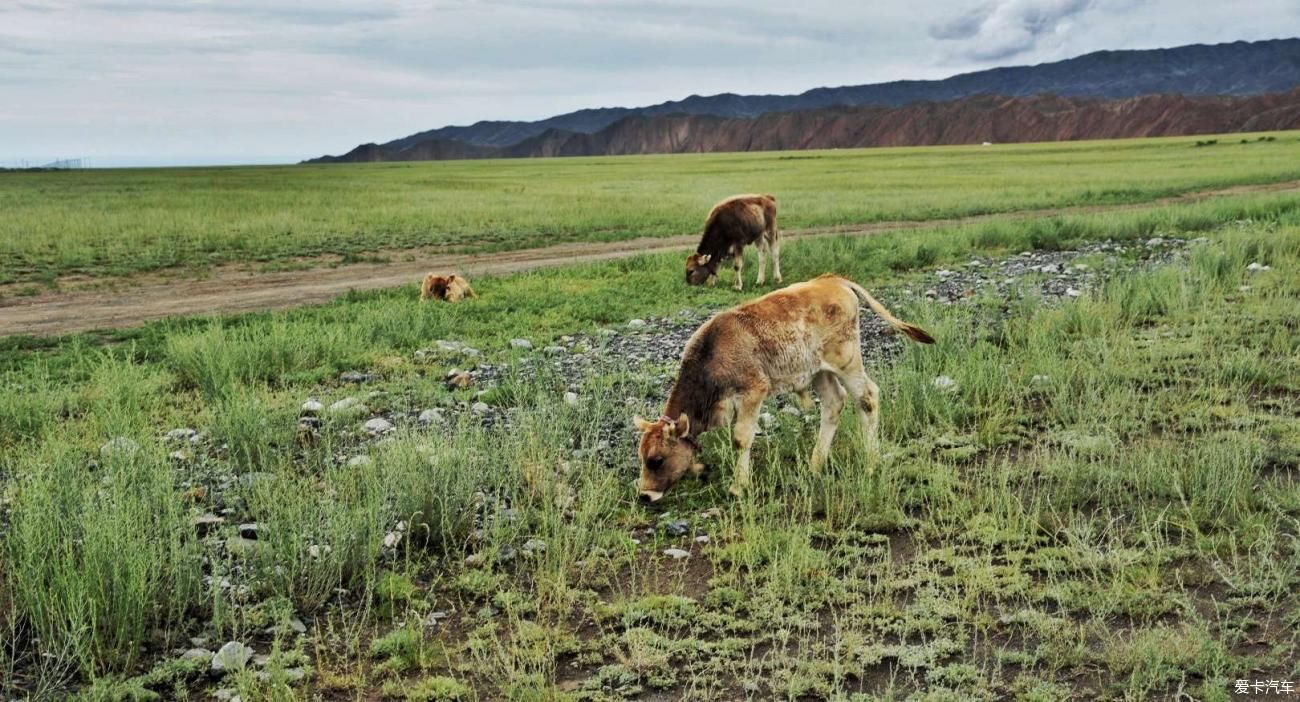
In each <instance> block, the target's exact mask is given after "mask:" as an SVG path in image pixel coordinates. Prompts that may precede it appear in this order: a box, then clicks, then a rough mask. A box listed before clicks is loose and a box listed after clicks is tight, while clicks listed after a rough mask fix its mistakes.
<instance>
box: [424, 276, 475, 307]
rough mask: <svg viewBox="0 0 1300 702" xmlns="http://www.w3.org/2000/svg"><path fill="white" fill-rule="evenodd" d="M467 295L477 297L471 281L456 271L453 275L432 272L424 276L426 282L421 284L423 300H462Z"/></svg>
mask: <svg viewBox="0 0 1300 702" xmlns="http://www.w3.org/2000/svg"><path fill="white" fill-rule="evenodd" d="M467 297H476V296H475V295H474V288H471V287H470V286H469V281H468V280H466V279H465V278H464V277H463V276H460V275H457V274H455V273H452V274H451V275H438V274H436V273H430V274H428V275H426V276H424V282H423V283H421V284H420V300H421V301H424V300H428V299H434V300H446V301H447V302H460V301H461V300H463V299H465V298H467Z"/></svg>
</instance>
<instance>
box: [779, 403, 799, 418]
mask: <svg viewBox="0 0 1300 702" xmlns="http://www.w3.org/2000/svg"><path fill="white" fill-rule="evenodd" d="M781 413H782V414H788V415H790V416H792V417H801V416H803V412H802V411H800V409H799V408H798V407H795V406H794V405H782V406H781Z"/></svg>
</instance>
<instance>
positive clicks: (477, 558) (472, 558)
mask: <svg viewBox="0 0 1300 702" xmlns="http://www.w3.org/2000/svg"><path fill="white" fill-rule="evenodd" d="M481 563H483V554H481V553H471V554H469V555H468V556H465V565H467V566H470V567H473V566H476V565H480V564H481Z"/></svg>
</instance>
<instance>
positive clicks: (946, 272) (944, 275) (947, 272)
mask: <svg viewBox="0 0 1300 702" xmlns="http://www.w3.org/2000/svg"><path fill="white" fill-rule="evenodd" d="M935 275H937V276H939V277H940V278H947V277H949V276H951V275H953V272H952V271H950V270H948V269H947V268H944V269H943V270H940V271H939V272H937V273H935Z"/></svg>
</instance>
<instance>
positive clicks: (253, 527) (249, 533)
mask: <svg viewBox="0 0 1300 702" xmlns="http://www.w3.org/2000/svg"><path fill="white" fill-rule="evenodd" d="M261 530H262V525H261V524H258V523H257V522H245V523H243V524H240V525H239V535H240V536H242V537H244V538H245V539H253V540H256V539H257V535H258V532H260V531H261Z"/></svg>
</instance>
